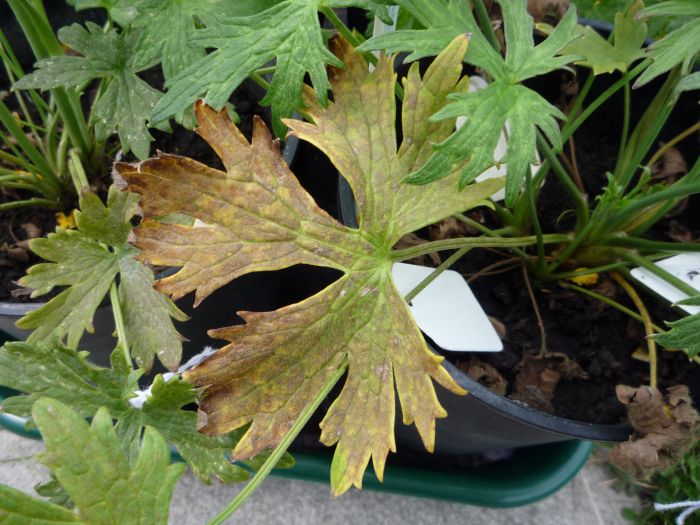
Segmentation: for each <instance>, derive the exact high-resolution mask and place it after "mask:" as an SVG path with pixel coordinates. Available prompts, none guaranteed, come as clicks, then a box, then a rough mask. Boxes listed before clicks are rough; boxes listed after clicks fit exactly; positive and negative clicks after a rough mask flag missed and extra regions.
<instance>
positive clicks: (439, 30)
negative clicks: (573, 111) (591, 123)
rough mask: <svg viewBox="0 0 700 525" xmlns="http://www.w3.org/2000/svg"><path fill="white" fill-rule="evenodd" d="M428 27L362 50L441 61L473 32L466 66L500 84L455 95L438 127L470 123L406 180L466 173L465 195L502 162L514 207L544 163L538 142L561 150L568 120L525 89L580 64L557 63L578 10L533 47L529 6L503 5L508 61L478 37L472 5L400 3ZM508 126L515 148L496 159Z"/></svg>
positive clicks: (522, 0) (434, 0)
mask: <svg viewBox="0 0 700 525" xmlns="http://www.w3.org/2000/svg"><path fill="white" fill-rule="evenodd" d="M398 2H399V4H400V5H401V7H402V8H405V9H408V10H409V11H410V12H411V13H412V14H414V16H415V17H416V18H417V19H418V21H420V22H421V23H422V24H423V25H424V26H426V27H428V29H425V30H411V31H397V32H396V33H393V34H387V35H382V36H380V37H379V38H377V39H372V40H370V41H368V42H367V43H365V44H363V45H362V46H361V49H362V50H373V49H378V48H381V47H383V46H386V47H388V49H389V50H391V51H412V52H413V54H412V55H411V57H412V58H418V57H422V56H426V55H431V54H435V53H436V52H437V51H439V50H441V49H443V47H444V46H445V45H446V44H447V43H448V42H449V40H450V38H452V36H451V35H454V34H455V33H457V34H460V33H464V32H471V33H472V39H471V42H470V44H469V51H468V52H467V56H466V59H465V60H466V61H467V62H469V63H471V64H474V65H476V66H478V67H481V68H483V69H485V70H486V72H487V73H488V74H489V75H490V76H491V77H492V79H493V82H492V83H491V84H490V85H489V86H488V87H487V88H486V89H483V90H479V91H477V92H475V93H455V94H453V95H451V96H450V97H449V98H450V100H452V102H451V103H450V104H448V105H447V106H446V107H445V108H444V109H443V110H441V111H439V112H438V113H436V114H435V115H433V117H432V120H442V119H447V118H454V117H458V116H464V117H467V122H466V123H465V125H464V126H462V127H461V128H460V129H459V130H457V131H456V132H454V133H453V134H452V135H450V136H449V137H448V138H447V139H446V140H445V141H443V142H441V143H439V144H436V145H435V153H434V154H433V156H432V157H431V158H430V159H429V160H428V162H427V163H426V164H425V165H424V166H423V167H421V168H420V169H418V170H417V171H415V172H413V173H411V174H410V175H408V176H407V177H406V178H405V179H404V181H405V182H408V183H410V184H427V183H429V182H432V181H435V180H438V179H441V178H443V177H446V176H447V175H449V174H450V173H453V172H454V171H455V170H460V171H461V174H460V177H459V182H458V185H459V188H460V189H464V187H465V186H466V185H467V184H468V183H469V182H471V181H472V180H474V178H476V177H477V176H478V175H479V174H481V173H483V172H484V171H486V170H487V169H488V168H489V167H491V166H492V165H494V164H495V163H496V162H504V163H506V164H507V178H506V203H507V204H508V205H510V204H512V203H513V201H514V200H515V198H516V196H517V195H518V193H519V192H520V188H521V186H522V181H523V179H524V177H525V173H526V170H527V169H529V166H530V164H531V163H534V162H535V161H536V157H535V142H536V132H537V128H539V129H540V130H541V131H542V132H543V133H544V135H545V136H546V137H547V138H548V139H549V141H550V142H551V143H552V145H553V146H554V148H555V149H558V148H561V133H560V131H559V126H558V124H557V121H556V119H557V118H560V119H561V118H564V115H563V114H562V113H561V111H559V110H558V109H557V108H555V107H554V106H553V105H551V104H550V103H549V102H547V101H546V100H545V99H544V98H542V97H541V96H540V95H539V94H537V93H535V92H534V91H532V90H530V89H528V88H526V87H525V86H523V85H521V84H519V83H520V82H522V81H523V80H526V79H528V78H531V77H534V76H538V75H542V74H545V73H548V72H550V71H554V70H556V69H559V68H562V67H564V66H565V65H566V64H568V63H570V62H572V61H573V60H576V59H578V58H579V57H578V56H575V55H568V54H567V55H564V56H557V53H559V52H560V51H561V50H562V49H563V48H564V47H566V46H567V45H569V44H570V43H571V42H572V41H573V40H574V39H575V38H576V35H575V27H576V11H575V9H573V8H572V9H570V10H569V11H568V12H567V13H566V15H565V16H564V18H563V19H562V20H561V22H560V23H559V25H558V26H557V27H556V28H555V29H554V30H553V31H552V33H551V34H550V35H549V36H548V37H547V39H545V40H544V41H543V42H542V43H541V44H539V45H537V46H535V45H534V42H533V29H534V23H533V20H532V17H531V16H530V15H529V14H528V13H527V10H526V7H527V2H526V0H508V1H506V0H499V4H500V5H501V9H502V12H503V20H504V32H505V40H506V47H507V53H506V57H505V60H504V59H503V58H501V57H500V55H499V54H498V53H497V52H496V51H495V50H494V49H493V48H491V47H490V46H489V44H488V42H487V41H486V38H485V37H484V36H483V34H481V32H480V31H479V30H478V28H477V26H476V24H475V22H474V18H473V16H472V14H471V12H470V11H469V9H468V8H467V7H466V3H465V2H457V1H450V2H449V3H448V2H447V1H446V0H398ZM506 123H507V124H508V129H509V132H508V135H509V136H508V148H507V151H506V154H505V156H504V158H503V159H494V158H493V152H494V151H495V149H496V145H497V143H498V138H499V136H500V134H501V132H502V131H503V128H504V126H505V124H506Z"/></svg>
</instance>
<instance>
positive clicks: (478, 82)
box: [455, 75, 539, 201]
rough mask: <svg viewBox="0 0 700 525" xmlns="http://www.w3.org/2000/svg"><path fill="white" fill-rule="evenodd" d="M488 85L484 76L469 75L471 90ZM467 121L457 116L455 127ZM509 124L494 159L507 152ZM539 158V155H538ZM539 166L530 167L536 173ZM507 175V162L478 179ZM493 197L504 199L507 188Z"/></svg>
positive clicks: (495, 199)
mask: <svg viewBox="0 0 700 525" xmlns="http://www.w3.org/2000/svg"><path fill="white" fill-rule="evenodd" d="M486 86H488V82H486V80H484V79H483V78H482V77H480V76H478V75H472V76H470V77H469V92H470V93H474V92H475V91H477V90H479V89H484V88H485V87H486ZM466 121H467V118H466V117H457V122H456V123H455V129H459V128H461V127H462V126H463V125H464V123H465V122H466ZM508 129H509V128H508V124H507V123H506V130H505V132H501V136H500V137H498V144H497V145H496V151H494V153H493V158H494V159H499V160H500V159H502V158H503V157H504V155H505V154H506V147H507V139H506V133H507V132H508ZM538 158H539V156H538ZM538 168H539V165H537V164H532V165H531V166H530V169H531V170H532V174H533V175H534V174H535V172H536V171H537V169H538ZM505 176H506V165H505V164H500V165H498V166H492V167H491V168H489V169H487V170H486V171H485V172H483V173H482V174H481V175H479V176H478V177H477V178H476V180H477V182H481V181H484V180H486V179H493V178H494V177H505ZM491 198H492V199H493V200H494V201H502V200H503V199H505V198H506V190H505V189H502V190H498V191H497V192H496V193H494V194H493V195H492V196H491Z"/></svg>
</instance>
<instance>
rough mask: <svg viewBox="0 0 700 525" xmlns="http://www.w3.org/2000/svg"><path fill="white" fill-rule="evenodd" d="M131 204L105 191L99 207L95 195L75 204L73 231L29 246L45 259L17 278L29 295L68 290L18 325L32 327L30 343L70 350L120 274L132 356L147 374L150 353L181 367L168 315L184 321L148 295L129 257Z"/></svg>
mask: <svg viewBox="0 0 700 525" xmlns="http://www.w3.org/2000/svg"><path fill="white" fill-rule="evenodd" d="M136 206H137V198H136V196H135V195H132V194H129V193H125V192H120V191H119V190H118V189H117V188H116V186H113V187H112V188H110V191H109V196H108V199H107V205H106V206H105V205H104V204H103V203H102V202H101V201H100V199H99V197H97V195H95V194H94V193H90V192H86V193H84V194H83V196H82V197H81V199H80V207H81V211H80V212H79V213H77V216H76V222H77V225H78V230H64V229H62V228H57V229H56V233H52V234H50V235H49V236H48V237H47V238H41V239H34V240H32V241H31V243H30V248H31V249H32V251H33V252H34V253H36V254H37V255H39V256H40V257H41V258H43V259H45V260H47V261H51V262H48V263H41V264H37V265H35V266H33V267H31V268H30V269H29V271H28V272H27V275H26V276H24V277H23V278H22V279H21V280H20V284H21V285H22V286H27V287H29V288H33V289H34V291H33V292H32V297H38V296H41V295H44V294H46V293H48V292H50V291H51V290H52V289H53V288H54V287H56V286H67V287H68V288H66V289H65V290H64V291H62V292H61V293H60V294H59V295H58V296H56V297H54V298H53V299H51V300H50V301H49V302H48V303H47V304H45V305H44V306H42V307H41V308H39V309H37V310H34V311H33V312H30V313H29V314H27V315H26V316H24V317H23V318H22V319H20V320H19V321H18V322H17V326H19V327H20V328H26V329H33V330H34V331H33V332H32V334H31V335H30V336H29V339H28V340H29V341H30V342H42V341H48V340H51V339H53V338H58V339H63V338H64V337H66V338H67V344H68V346H69V347H71V348H77V346H78V344H79V343H80V339H81V337H82V335H83V333H84V331H85V330H90V329H91V324H92V318H93V316H94V314H95V311H96V310H97V307H98V306H99V305H100V303H101V302H102V300H103V299H104V297H105V295H106V294H107V292H108V291H109V289H110V287H111V286H112V283H114V281H115V278H116V277H117V275H119V276H120V284H119V298H120V302H121V306H122V309H123V310H124V312H125V329H126V334H127V337H128V341H129V342H130V344H131V352H132V354H133V355H134V357H135V358H136V361H137V362H138V364H139V366H141V367H142V368H144V369H146V370H148V369H150V368H151V366H152V364H153V358H154V355H156V354H157V355H158V358H159V359H160V361H161V362H162V363H163V364H164V365H165V366H166V367H168V368H170V369H171V370H174V369H175V368H177V366H178V364H179V363H180V355H181V353H182V344H181V339H180V336H179V335H178V333H177V331H176V330H175V328H174V327H173V324H172V321H171V317H173V318H175V319H177V320H180V321H184V320H186V319H187V317H186V316H185V315H184V314H183V313H182V312H180V311H179V310H178V309H177V308H176V307H175V305H174V304H173V303H172V301H170V300H169V299H168V298H166V297H165V296H163V295H161V294H159V293H158V292H156V291H155V290H153V287H152V283H153V272H152V271H151V270H150V269H149V268H147V267H146V266H144V265H143V264H141V263H139V262H137V261H135V260H134V259H133V257H134V256H135V255H136V253H138V250H136V249H135V248H133V247H132V246H131V245H130V244H128V243H127V237H128V235H129V233H130V232H131V223H130V220H131V218H132V217H133V215H134V213H135V211H136Z"/></svg>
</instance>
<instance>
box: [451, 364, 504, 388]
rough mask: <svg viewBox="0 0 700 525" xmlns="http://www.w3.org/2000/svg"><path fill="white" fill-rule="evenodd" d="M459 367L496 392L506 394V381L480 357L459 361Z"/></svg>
mask: <svg viewBox="0 0 700 525" xmlns="http://www.w3.org/2000/svg"><path fill="white" fill-rule="evenodd" d="M459 369H460V370H462V371H463V372H464V373H465V374H467V375H468V376H469V377H471V378H472V379H474V380H475V381H478V382H479V383H481V384H482V385H484V386H485V387H487V388H488V389H490V390H493V391H494V392H496V393H497V394H499V395H502V396H504V395H506V387H507V386H508V381H506V379H505V378H504V377H503V376H502V375H501V374H500V373H499V371H498V370H496V369H495V368H494V367H493V366H491V365H490V364H488V363H484V362H483V361H481V360H480V359H476V358H471V359H469V360H468V361H465V362H462V363H460V364H459Z"/></svg>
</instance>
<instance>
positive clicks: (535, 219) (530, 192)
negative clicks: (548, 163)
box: [525, 166, 545, 285]
mask: <svg viewBox="0 0 700 525" xmlns="http://www.w3.org/2000/svg"><path fill="white" fill-rule="evenodd" d="M525 191H526V192H527V204H528V207H529V209H530V222H531V223H532V229H533V230H534V232H535V237H536V238H537V263H536V266H537V274H538V275H541V274H542V272H543V271H544V268H545V259H544V243H543V242H542V226H541V225H540V218H539V215H538V214H537V203H536V202H535V199H536V196H535V188H534V187H533V185H532V170H531V169H530V167H529V166H528V168H527V170H526V172H525ZM525 271H526V270H525ZM528 285H529V281H528Z"/></svg>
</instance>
